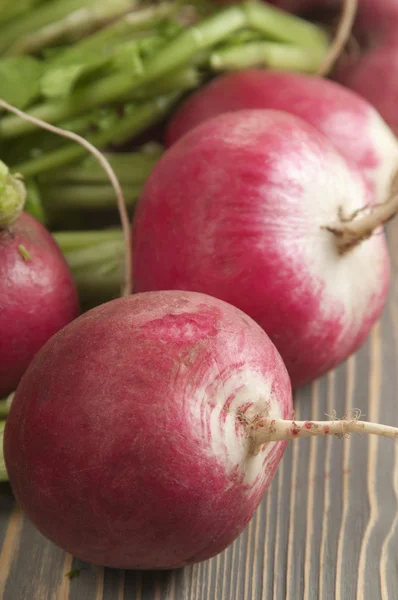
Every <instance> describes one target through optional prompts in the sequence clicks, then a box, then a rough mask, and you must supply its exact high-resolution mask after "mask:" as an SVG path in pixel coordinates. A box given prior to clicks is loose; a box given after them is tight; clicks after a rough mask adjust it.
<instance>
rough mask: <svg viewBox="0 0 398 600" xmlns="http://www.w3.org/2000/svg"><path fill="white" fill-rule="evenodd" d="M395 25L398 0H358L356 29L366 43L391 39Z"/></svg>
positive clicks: (394, 33) (397, 13)
mask: <svg viewBox="0 0 398 600" xmlns="http://www.w3.org/2000/svg"><path fill="white" fill-rule="evenodd" d="M397 26H398V0H358V16H357V23H356V29H357V31H358V32H359V34H360V36H361V39H363V40H365V41H366V42H367V43H368V44H374V43H381V44H382V43H383V42H384V41H386V40H387V39H391V40H393V39H394V37H395V35H396V30H397ZM379 81H380V80H379Z"/></svg>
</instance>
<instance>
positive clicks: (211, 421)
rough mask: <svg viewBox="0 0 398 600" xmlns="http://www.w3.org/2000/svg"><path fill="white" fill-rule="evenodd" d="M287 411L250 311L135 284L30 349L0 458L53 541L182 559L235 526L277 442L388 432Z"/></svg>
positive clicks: (211, 547)
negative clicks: (294, 416)
mask: <svg viewBox="0 0 398 600" xmlns="http://www.w3.org/2000/svg"><path fill="white" fill-rule="evenodd" d="M49 373H51V376H50V377H49ZM43 382H45V384H43ZM291 412H292V397H291V388H290V382H289V378H288V375H287V373H286V369H285V367H284V365H283V363H282V360H281V358H280V356H279V354H278V352H277V351H276V349H275V347H274V346H273V344H272V343H271V342H270V340H269V338H268V337H267V335H266V334H265V333H264V332H263V331H262V330H261V329H260V328H259V327H258V325H256V324H255V323H254V322H253V321H252V320H251V319H250V318H249V317H247V316H246V315H245V314H243V313H242V312H240V311H239V310H237V309H236V308H234V307H232V306H229V305H228V304H226V303H224V302H221V301H220V300H216V299H214V298H211V297H209V296H205V295H203V294H195V293H192V292H179V291H175V292H172V291H171V292H157V293H148V294H136V295H134V296H130V297H128V298H124V299H120V300H114V301H112V302H110V303H108V304H105V305H102V306H101V307H98V308H96V309H94V310H92V311H91V312H89V313H86V314H85V315H84V316H82V317H80V318H79V319H77V320H75V321H74V322H73V323H71V324H70V325H68V326H67V327H65V329H63V330H62V331H61V332H59V333H58V334H56V335H55V336H54V337H53V338H52V339H51V340H50V341H49V342H47V344H46V345H45V346H44V348H42V350H41V351H40V352H39V354H38V355H37V357H36V358H35V359H34V361H33V363H32V364H31V366H30V367H29V369H28V371H27V373H26V374H25V375H24V377H23V379H22V381H21V383H20V385H19V387H18V390H17V392H16V395H15V397H14V400H13V402H12V405H11V412H10V414H9V417H8V419H7V421H6V427H5V438H4V454H5V462H6V467H7V471H8V474H9V477H10V482H11V485H12V488H13V490H14V493H15V495H16V498H17V500H18V502H19V503H20V504H21V506H22V508H23V509H24V510H25V512H26V514H27V515H28V517H29V518H30V519H31V520H32V521H33V523H34V524H35V525H36V526H37V527H38V529H39V530H40V531H41V532H42V533H43V534H44V535H45V536H47V537H48V538H49V539H51V540H53V541H54V542H55V543H56V544H58V545H59V546H60V547H61V548H63V549H64V550H66V551H68V552H70V553H72V554H73V555H74V556H76V557H78V558H80V559H83V560H85V561H88V562H92V563H96V564H100V565H105V566H111V567H120V568H129V569H170V568H178V567H181V566H184V565H187V564H191V563H194V562H198V561H201V560H205V559H207V558H210V557H212V556H214V555H215V554H217V553H219V552H221V551H222V550H223V549H224V548H226V547H227V545H228V544H230V543H231V542H232V541H233V540H234V539H235V538H236V537H237V536H238V535H239V534H240V532H241V531H242V530H243V528H244V527H245V525H246V524H247V523H248V521H249V520H250V519H251V517H252V515H253V512H254V511H255V509H256V508H257V506H258V504H259V502H260V500H261V498H262V496H263V494H264V491H265V490H266V488H267V487H268V486H269V484H270V483H271V481H272V478H273V477H274V474H275V472H276V469H277V467H278V464H279V462H280V460H281V458H282V455H283V452H284V448H285V445H286V441H287V440H289V439H298V438H300V437H309V436H313V435H337V436H339V437H342V436H343V437H344V435H346V434H348V433H349V432H360V433H362V434H363V433H374V434H378V435H384V436H389V437H397V432H398V429H395V428H393V427H385V426H381V425H377V424H373V423H366V422H362V421H359V420H358V419H359V417H360V413H359V414H353V415H352V418H351V419H350V420H348V421H347V420H343V421H336V420H334V421H326V422H314V421H306V422H301V421H300V422H295V421H291V420H289V418H290V415H291ZM286 417H287V419H286Z"/></svg>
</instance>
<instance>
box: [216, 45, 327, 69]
mask: <svg viewBox="0 0 398 600" xmlns="http://www.w3.org/2000/svg"><path fill="white" fill-rule="evenodd" d="M320 60H322V56H319V53H318V52H316V51H314V50H312V49H309V48H300V47H299V46H292V45H288V44H278V43H276V42H249V43H246V44H243V45H236V46H229V47H226V48H221V49H220V50H218V51H217V52H214V53H213V54H212V55H211V57H210V64H211V66H212V68H213V69H214V70H216V71H228V70H230V71H235V70H238V69H248V68H250V67H258V66H264V67H270V68H273V69H279V70H285V69H286V70H293V71H308V72H310V73H311V72H313V71H314V70H315V69H316V68H317V66H318V65H319V61H320Z"/></svg>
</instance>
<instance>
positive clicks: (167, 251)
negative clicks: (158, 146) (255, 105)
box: [133, 110, 396, 387]
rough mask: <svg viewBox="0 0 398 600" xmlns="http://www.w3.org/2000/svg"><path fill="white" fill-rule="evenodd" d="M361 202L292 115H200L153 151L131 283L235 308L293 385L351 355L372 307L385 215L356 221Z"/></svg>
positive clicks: (380, 275)
mask: <svg viewBox="0 0 398 600" xmlns="http://www.w3.org/2000/svg"><path fill="white" fill-rule="evenodd" d="M395 201H396V198H395V196H394V202H393V203H392V204H391V206H388V205H387V209H388V210H390V211H391V212H394V211H395V210H396V207H395ZM367 204H368V195H367V192H366V188H365V186H364V184H363V182H362V180H361V178H360V176H359V175H358V174H357V173H356V171H355V169H354V167H353V166H352V165H348V163H347V162H346V161H345V160H344V158H343V157H342V156H341V155H340V154H339V153H338V152H337V151H336V150H335V148H334V147H333V146H332V144H331V143H330V142H329V141H328V140H327V139H326V137H324V136H323V135H322V134H320V133H319V132H318V131H316V130H315V129H314V128H313V127H312V126H310V125H308V124H307V123H305V122H304V121H302V120H300V119H298V118H297V117H294V116H292V115H289V114H288V113H284V112H278V111H271V110H269V111H260V110H257V111H255V110H253V111H237V112H234V113H228V114H225V115H222V116H219V117H217V118H215V119H210V120H207V121H205V122H204V123H202V125H200V126H198V127H196V128H195V129H193V130H192V131H191V132H190V133H188V134H186V135H185V136H183V137H182V138H181V139H180V140H179V141H178V142H177V143H176V144H174V146H173V147H172V148H170V149H169V150H168V151H167V152H166V153H165V154H164V155H163V157H162V158H161V159H160V161H159V163H158V164H157V166H156V167H155V169H154V171H153V172H152V174H151V176H150V177H149V179H148V181H147V183H146V186H145V188H144V190H143V194H142V196H141V199H140V201H139V204H138V207H137V211H136V215H135V233H134V236H133V239H134V242H135V243H134V252H133V259H134V262H135V265H134V266H135V269H134V270H135V284H136V291H138V292H142V291H149V290H162V289H187V290H195V291H200V292H204V293H207V294H210V295H212V296H215V297H218V298H221V299H222V300H225V301H227V302H229V303H231V304H233V305H235V306H237V307H238V308H240V309H241V310H243V311H244V312H245V313H247V314H248V315H249V316H251V317H252V318H253V319H254V320H255V321H257V322H258V323H259V324H260V325H261V326H262V327H263V328H264V330H265V331H266V332H267V334H268V335H269V336H270V338H271V339H272V341H273V342H274V343H275V345H276V347H277V348H278V350H279V352H280V354H281V356H282V358H283V360H284V361H285V363H286V366H287V369H288V371H289V374H290V376H291V379H292V384H293V386H294V387H298V386H300V385H302V384H304V383H306V382H309V381H311V380H313V379H315V378H316V377H318V376H320V375H322V374H323V373H325V372H326V371H328V370H329V369H331V368H333V367H335V366H336V365H338V364H339V363H340V362H342V361H343V360H344V359H345V358H346V357H347V356H348V355H349V354H351V353H352V352H354V351H355V350H356V349H357V348H358V347H359V346H360V345H361V344H362V342H363V340H364V339H365V337H366V336H367V334H368V332H369V330H370V328H371V327H372V325H373V323H374V322H375V321H376V319H377V318H378V317H379V315H380V313H381V311H382V308H383V305H384V303H385V298H386V294H387V289H388V281H389V257H388V253H387V249H386V245H385V239H384V235H382V234H381V235H375V236H372V237H370V236H371V235H372V231H373V229H374V228H376V226H377V225H378V224H380V223H382V222H384V221H385V220H386V218H388V216H386V215H385V214H384V209H385V207H384V206H383V207H378V208H377V209H376V208H375V211H374V214H372V215H371V217H369V218H364V217H361V214H360V212H358V211H361V210H363V208H364V207H365V206H366V205H367ZM392 209H393V210H392ZM380 210H381V212H382V214H381V215H380V214H379V211H380ZM389 216H391V214H390V215H389ZM354 217H355V218H354ZM344 219H346V220H348V222H347V221H344ZM369 219H370V222H369ZM367 237H369V238H370V239H366V238H367ZM365 239H366V241H364V240H365Z"/></svg>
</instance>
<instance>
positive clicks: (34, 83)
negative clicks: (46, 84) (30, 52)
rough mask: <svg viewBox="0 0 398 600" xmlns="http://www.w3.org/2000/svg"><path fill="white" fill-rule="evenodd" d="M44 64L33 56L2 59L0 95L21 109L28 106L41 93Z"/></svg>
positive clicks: (0, 63)
mask: <svg viewBox="0 0 398 600" xmlns="http://www.w3.org/2000/svg"><path fill="white" fill-rule="evenodd" d="M42 72H43V66H42V64H41V63H40V62H39V61H38V60H36V59H35V58H33V57H31V56H13V57H10V58H4V59H2V60H0V97H1V98H3V100H5V101H6V102H9V103H10V104H12V105H13V106H16V107H17V108H19V109H24V108H26V107H27V106H28V105H29V104H31V103H32V102H33V101H34V100H35V99H36V98H37V97H38V96H39V95H40V78H41V75H42Z"/></svg>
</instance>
